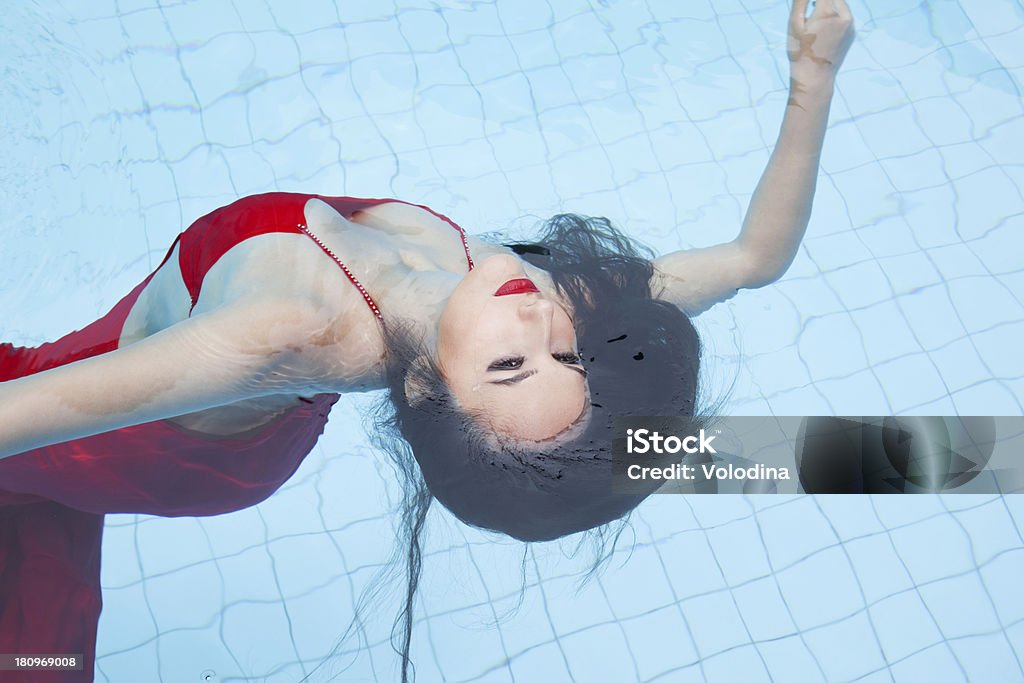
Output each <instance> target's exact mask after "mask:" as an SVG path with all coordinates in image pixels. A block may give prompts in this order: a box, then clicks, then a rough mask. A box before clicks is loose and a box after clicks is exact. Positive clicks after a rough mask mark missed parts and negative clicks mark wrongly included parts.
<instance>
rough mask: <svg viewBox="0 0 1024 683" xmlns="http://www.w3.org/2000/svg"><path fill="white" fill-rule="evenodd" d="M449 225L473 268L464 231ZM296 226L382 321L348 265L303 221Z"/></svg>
mask: <svg viewBox="0 0 1024 683" xmlns="http://www.w3.org/2000/svg"><path fill="white" fill-rule="evenodd" d="M449 225H451V226H452V227H453V228H455V230H457V231H458V233H459V236H460V237H461V238H462V249H463V251H465V252H466V264H467V265H468V266H469V270H473V257H472V256H470V254H469V242H467V241H466V231H465V230H463V229H462V228H460V227H458V226H456V225H455V224H453V223H449ZM296 227H297V228H298V229H299V230H301V231H302V232H303V233H305V234H306V235H308V236H309V238H310V239H311V240H313V241H314V242H316V245H317V246H318V247H320V248H321V249H323V251H324V253H326V254H327V255H328V256H330V257H331V258H332V259H334V262H335V263H337V264H338V265H339V266H340V267H341V271H342V272H343V273H345V277H347V278H348V279H349V281H351V282H352V284H353V285H355V286H356V289H358V290H359V293H360V294H362V295H363V300H364V301H366V305H367V306H369V307H370V310H371V311H373V314H374V315H375V316H377V319H378V320H381V321H383V320H384V316H383V315H381V312H380V308H379V307H378V306H377V302H376V301H374V300H373V297H372V296H370V293H369V292H367V291H366V288H365V287H363V285H362V283H361V282H359V280H358V279H356V276H355V275H353V274H352V271H351V270H349V269H348V266H346V265H345V264H344V263H342V262H341V259H339V258H338V257H337V256H336V255H335V254H334V252H333V251H331V248H330V247H328V246H327V245H326V244H324V243H323V241H321V239H320V238H319V237H317V236H316V235H314V234H313V233H312V232H310V231H309V228H307V227H306V225H305V224H304V223H299V224H298V225H296Z"/></svg>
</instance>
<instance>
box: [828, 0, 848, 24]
mask: <svg viewBox="0 0 1024 683" xmlns="http://www.w3.org/2000/svg"><path fill="white" fill-rule="evenodd" d="M832 4H834V5H835V8H836V12H837V13H838V14H839V16H840V17H842V18H843V19H849V20H852V19H853V13H852V12H851V11H850V6H849V5H847V4H846V0H833V3H832Z"/></svg>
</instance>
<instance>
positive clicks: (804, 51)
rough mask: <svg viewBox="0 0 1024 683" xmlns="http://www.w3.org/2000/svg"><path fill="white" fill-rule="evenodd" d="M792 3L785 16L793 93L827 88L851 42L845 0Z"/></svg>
mask: <svg viewBox="0 0 1024 683" xmlns="http://www.w3.org/2000/svg"><path fill="white" fill-rule="evenodd" d="M807 4H808V0H794V2H793V9H792V11H791V13H790V16H789V46H788V52H789V61H790V77H791V80H792V85H793V88H794V90H795V91H802V90H805V89H808V88H811V87H815V86H819V85H820V86H826V87H829V88H831V85H832V83H833V81H834V79H835V75H836V72H837V71H838V70H839V65H840V64H842V62H843V58H844V57H846V52H847V51H848V50H849V49H850V44H851V43H853V36H854V29H853V15H852V14H851V13H850V8H849V7H848V6H847V5H846V0H816V2H815V3H814V9H813V10H812V11H811V14H810V16H807Z"/></svg>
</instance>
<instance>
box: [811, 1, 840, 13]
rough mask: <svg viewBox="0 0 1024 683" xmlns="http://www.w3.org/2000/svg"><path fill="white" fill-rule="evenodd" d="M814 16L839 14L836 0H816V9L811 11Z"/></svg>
mask: <svg viewBox="0 0 1024 683" xmlns="http://www.w3.org/2000/svg"><path fill="white" fill-rule="evenodd" d="M811 16H812V17H835V16H839V10H838V8H837V7H836V3H835V0H814V9H813V10H812V11H811Z"/></svg>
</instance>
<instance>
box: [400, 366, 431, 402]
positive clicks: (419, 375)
mask: <svg viewBox="0 0 1024 683" xmlns="http://www.w3.org/2000/svg"><path fill="white" fill-rule="evenodd" d="M429 375H430V362H429V361H428V360H427V357H426V356H416V359H415V360H413V362H412V363H411V364H410V365H409V367H408V369H406V371H405V400H406V401H408V402H409V405H410V406H412V407H413V408H419V407H420V406H422V405H423V403H424V402H426V401H429V400H431V399H432V398H433V394H432V390H431V387H430V383H429V381H428V380H427V377H428V376H429Z"/></svg>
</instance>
